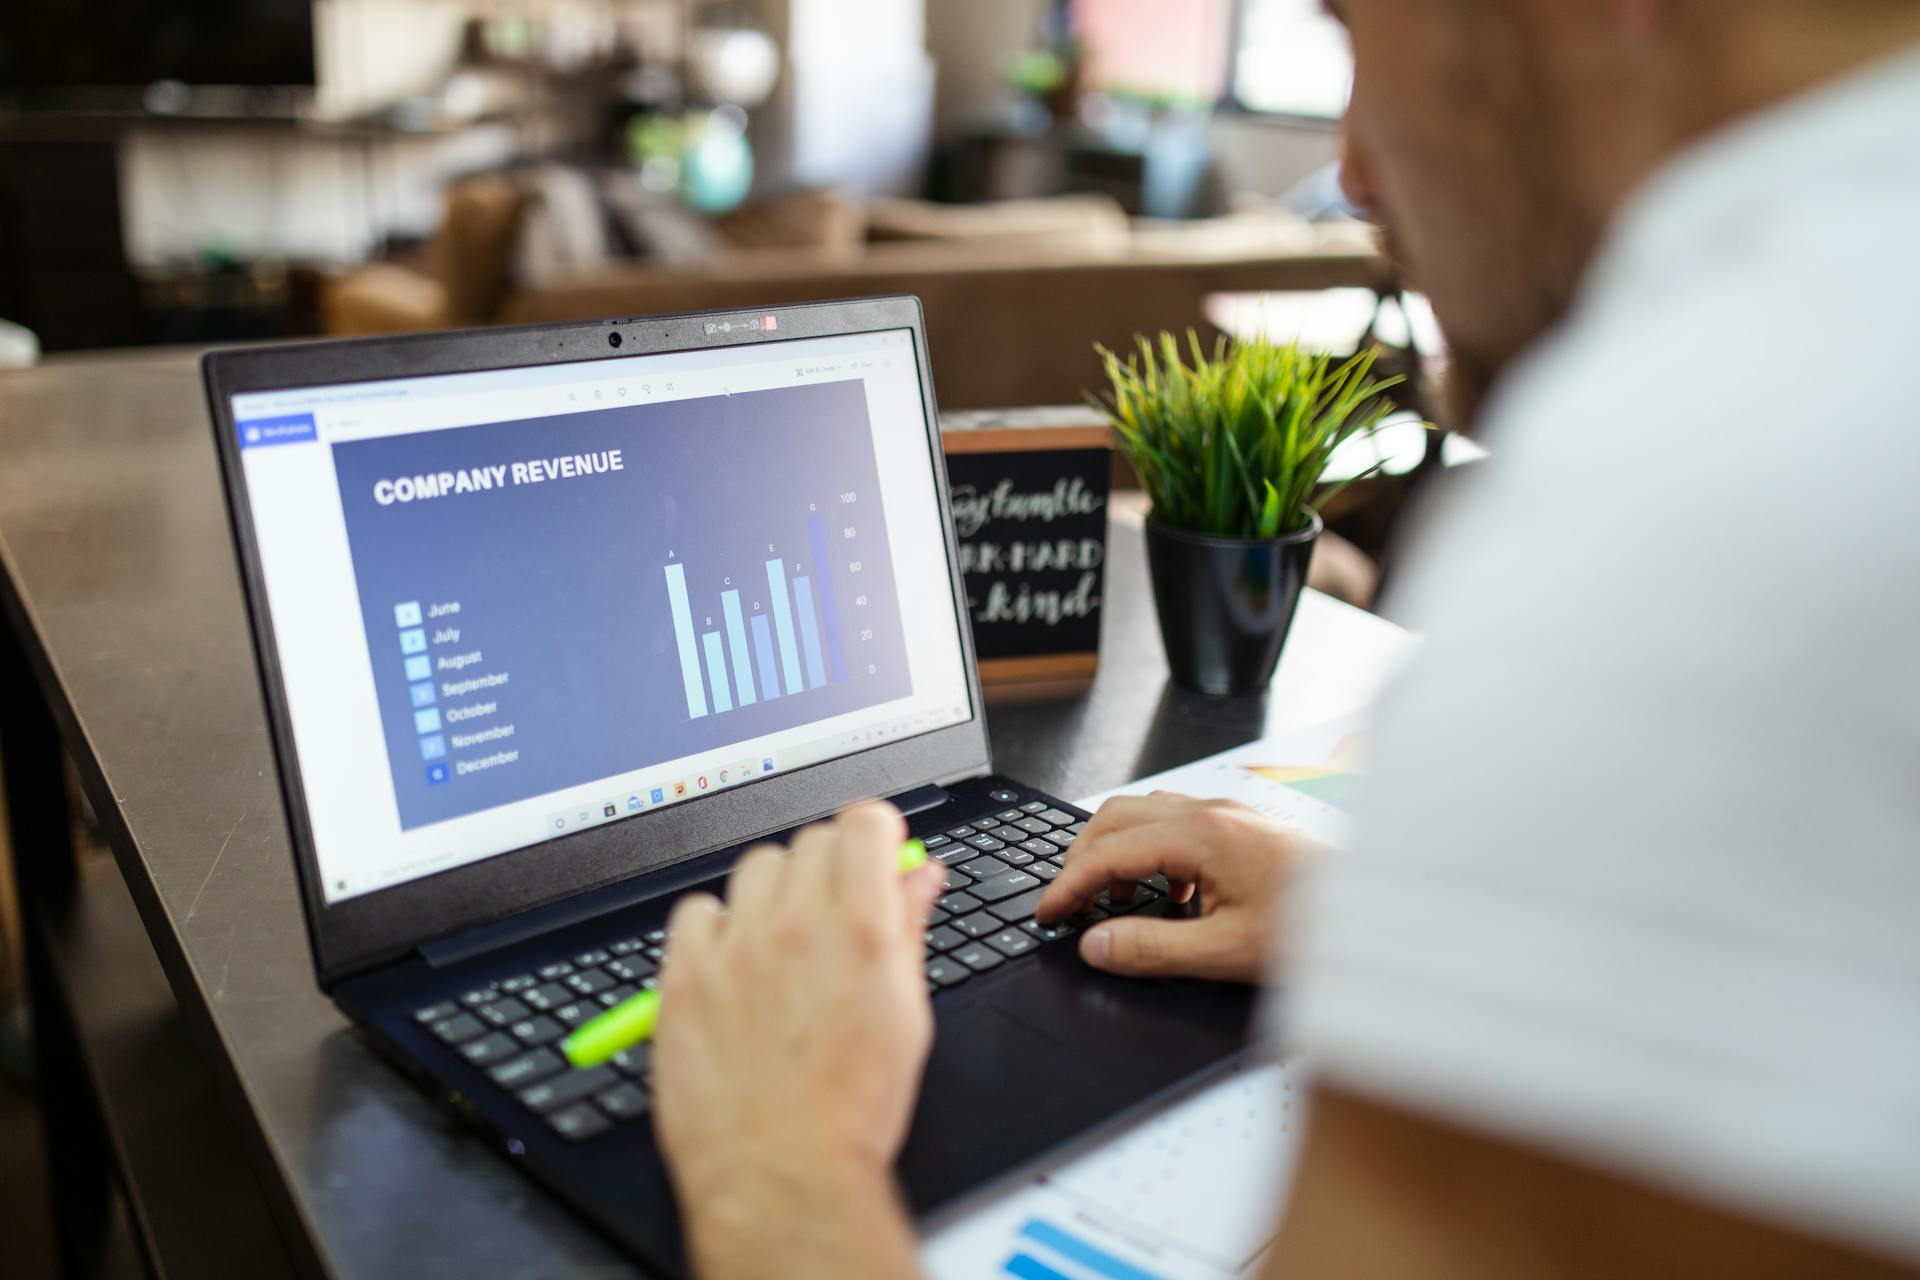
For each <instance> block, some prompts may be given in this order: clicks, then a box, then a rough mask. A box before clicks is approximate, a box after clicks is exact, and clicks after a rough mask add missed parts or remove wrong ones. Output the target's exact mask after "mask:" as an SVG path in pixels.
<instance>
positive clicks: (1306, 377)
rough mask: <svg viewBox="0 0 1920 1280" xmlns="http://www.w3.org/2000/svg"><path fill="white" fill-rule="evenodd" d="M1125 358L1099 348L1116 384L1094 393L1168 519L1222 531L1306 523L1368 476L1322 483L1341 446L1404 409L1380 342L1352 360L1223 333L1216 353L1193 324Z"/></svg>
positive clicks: (1282, 529) (1262, 532) (1275, 532)
mask: <svg viewBox="0 0 1920 1280" xmlns="http://www.w3.org/2000/svg"><path fill="white" fill-rule="evenodd" d="M1137 341H1138V342H1139V347H1140V349H1139V353H1138V354H1137V355H1132V356H1129V357H1127V359H1125V360H1124V361H1123V360H1122V359H1121V358H1120V357H1119V356H1117V355H1115V354H1114V353H1113V352H1111V351H1109V350H1108V349H1107V348H1105V347H1097V348H1096V350H1098V351H1099V352H1100V357H1101V359H1102V360H1103V361H1104V362H1105V364H1106V370H1107V380H1108V382H1109V383H1110V384H1111V388H1110V390H1109V392H1108V394H1107V396H1106V397H1104V398H1095V397H1093V396H1089V397H1088V400H1089V402H1090V403H1092V404H1093V406H1094V407H1095V408H1097V409H1099V410H1100V411H1101V412H1102V413H1104V414H1105V415H1106V416H1107V418H1108V419H1109V420H1110V421H1111V422H1112V423H1113V428H1114V431H1115V433H1116V434H1117V435H1118V436H1119V439H1120V450H1121V452H1122V453H1124V454H1126V455H1127V459H1128V461H1130V462H1132V463H1133V468H1134V470H1135V471H1136V472H1138V473H1139V475H1140V482H1141V484H1143V485H1145V486H1146V490H1147V496H1148V497H1149V498H1151V499H1152V500H1153V518H1154V520H1156V521H1157V522H1159V523H1160V524H1161V525H1163V526H1165V527H1167V528H1170V529H1178V530H1184V531H1186V532H1188V533H1199V534H1207V535H1209V536H1212V537H1216V538H1276V537H1279V536H1281V535H1282V534H1287V533H1294V532H1297V531H1299V530H1302V529H1306V528H1308V527H1309V526H1311V525H1312V523H1313V515H1314V513H1315V512H1316V511H1318V510H1319V508H1320V506H1321V505H1322V504H1324V503H1325V502H1327V501H1328V500H1329V499H1331V498H1332V497H1333V496H1334V495H1335V494H1337V493H1338V492H1339V491H1340V490H1342V489H1344V488H1346V486H1347V485H1348V484H1351V483H1353V481H1354V480H1358V479H1361V478H1363V477H1364V476H1366V475H1371V474H1372V472H1373V470H1377V469H1378V468H1371V469H1369V470H1368V471H1366V472H1362V473H1361V475H1359V476H1354V477H1352V479H1349V480H1346V481H1343V482H1341V483H1339V484H1335V485H1331V486H1329V487H1328V489H1327V491H1326V492H1324V493H1321V494H1320V495H1319V496H1318V497H1317V498H1316V497H1315V494H1314V489H1315V488H1316V487H1317V486H1318V485H1319V483H1320V477H1321V475H1322V474H1323V473H1324V472H1325V471H1326V468H1327V461H1328V459H1330V458H1331V457H1332V456H1333V451H1334V450H1335V449H1337V448H1338V447H1339V446H1340V445H1341V444H1343V443H1345V442H1346V441H1348V440H1350V439H1352V438H1353V437H1355V436H1361V435H1371V434H1372V433H1373V431H1374V430H1375V429H1376V428H1377V427H1378V426H1379V425H1380V420H1381V419H1382V418H1384V417H1386V416H1387V415H1388V414H1389V413H1391V412H1392V411H1393V404H1392V403H1391V402H1390V401H1388V400H1387V399H1385V397H1384V396H1383V394H1382V393H1383V392H1385V391H1388V390H1389V389H1391V388H1393V387H1395V386H1398V385H1399V383H1400V382H1401V381H1402V380H1401V379H1399V378H1386V379H1379V380H1376V379H1374V378H1373V377H1372V376H1371V375H1372V372H1373V365H1374V360H1375V359H1376V358H1377V356H1378V354H1379V353H1378V351H1377V349H1369V350H1367V351H1364V352H1362V353H1361V354H1359V355H1357V356H1354V357H1353V358H1351V359H1348V360H1344V361H1343V360H1337V359H1335V358H1334V357H1332V356H1325V355H1315V354H1313V353H1311V352H1307V351H1303V350H1301V349H1300V347H1299V345H1298V344H1297V343H1274V342H1269V341H1266V340H1265V339H1255V340H1250V341H1244V342H1236V343H1229V342H1228V341H1227V340H1226V339H1225V338H1221V339H1220V340H1219V341H1218V342H1216V343H1215V344H1214V349H1213V354H1212V356H1211V357H1209V356H1208V355H1207V354H1206V353H1205V352H1204V351H1203V350H1202V349H1201V347H1200V338H1199V335H1197V334H1195V333H1192V332H1191V331H1189V333H1188V334H1187V343H1188V347H1189V349H1190V352H1191V362H1189V361H1188V360H1187V359H1185V358H1183V356H1182V353H1181V350H1180V341H1179V339H1177V338H1176V337H1174V335H1172V334H1171V333H1162V334H1161V335H1160V337H1159V340H1158V342H1153V341H1149V340H1148V339H1146V338H1140V339H1138V340H1137Z"/></svg>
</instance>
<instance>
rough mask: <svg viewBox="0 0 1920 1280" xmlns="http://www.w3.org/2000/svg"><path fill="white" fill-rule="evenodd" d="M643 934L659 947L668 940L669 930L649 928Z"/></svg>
mask: <svg viewBox="0 0 1920 1280" xmlns="http://www.w3.org/2000/svg"><path fill="white" fill-rule="evenodd" d="M641 936H642V937H644V938H645V939H646V940H647V941H648V942H649V943H651V944H652V945H654V946H656V947H657V946H660V945H661V944H662V943H664V942H666V940H667V931H666V930H665V929H649V930H647V931H646V933H644V934H643V935H641Z"/></svg>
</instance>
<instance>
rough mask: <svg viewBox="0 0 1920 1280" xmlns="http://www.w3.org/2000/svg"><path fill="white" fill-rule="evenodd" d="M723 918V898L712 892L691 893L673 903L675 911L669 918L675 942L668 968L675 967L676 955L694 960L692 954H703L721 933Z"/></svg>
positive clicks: (671, 934) (670, 934) (668, 924)
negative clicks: (721, 907) (673, 960)
mask: <svg viewBox="0 0 1920 1280" xmlns="http://www.w3.org/2000/svg"><path fill="white" fill-rule="evenodd" d="M721 920H722V916H721V910H720V900H719V899H718V898H715V897H714V896H713V895H712V894H710V893H690V894H688V895H687V896H686V897H684V898H682V899H680V901H678V902H676V903H674V904H673V914H672V915H670V916H668V917H667V933H668V935H669V937H670V939H671V941H672V943H673V947H672V950H670V951H669V952H668V953H667V955H668V957H669V963H668V965H667V968H669V969H671V968H673V965H672V963H671V961H672V959H673V958H674V957H682V956H684V957H686V958H687V960H688V962H689V963H691V962H692V959H693V957H695V956H699V955H702V954H704V953H705V952H706V950H707V948H709V947H710V946H712V945H713V942H714V939H716V938H717V937H719V936H720V926H721Z"/></svg>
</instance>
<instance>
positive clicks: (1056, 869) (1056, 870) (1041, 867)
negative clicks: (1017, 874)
mask: <svg viewBox="0 0 1920 1280" xmlns="http://www.w3.org/2000/svg"><path fill="white" fill-rule="evenodd" d="M1022 869H1023V870H1024V871H1025V872H1026V873H1027V874H1028V875H1030V876H1038V877H1039V878H1040V879H1042V880H1051V879H1053V878H1054V877H1055V876H1057V875H1059V874H1060V864H1059V863H1057V862H1055V861H1054V860H1053V859H1051V858H1042V859H1036V860H1035V861H1033V862H1029V863H1028V864H1027V865H1026V866H1025V867H1024V868H1022Z"/></svg>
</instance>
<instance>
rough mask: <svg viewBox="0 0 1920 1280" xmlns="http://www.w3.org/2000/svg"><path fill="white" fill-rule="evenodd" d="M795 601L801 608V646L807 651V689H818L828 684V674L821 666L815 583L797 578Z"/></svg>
mask: <svg viewBox="0 0 1920 1280" xmlns="http://www.w3.org/2000/svg"><path fill="white" fill-rule="evenodd" d="M793 599H794V602H795V603H796V604H798V605H799V606H800V645H801V647H802V648H804V649H805V650H806V651H807V688H809V689H818V688H819V687H820V686H821V685H823V684H825V683H826V682H827V673H826V671H825V669H823V668H822V667H821V665H820V623H819V620H818V619H816V618H815V617H814V616H813V583H812V582H811V581H809V580H808V579H806V578H795V579H794V580H793Z"/></svg>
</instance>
